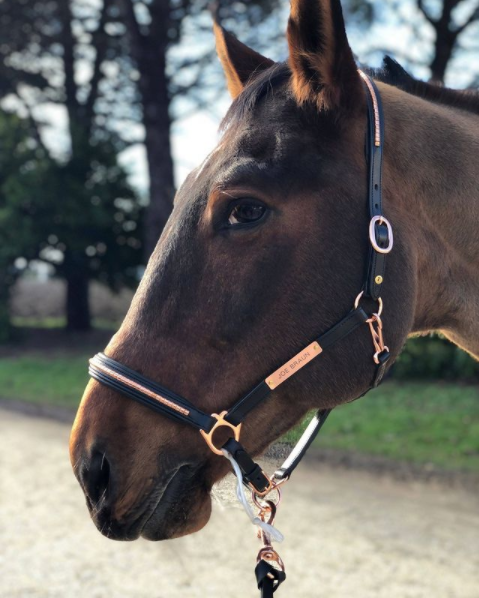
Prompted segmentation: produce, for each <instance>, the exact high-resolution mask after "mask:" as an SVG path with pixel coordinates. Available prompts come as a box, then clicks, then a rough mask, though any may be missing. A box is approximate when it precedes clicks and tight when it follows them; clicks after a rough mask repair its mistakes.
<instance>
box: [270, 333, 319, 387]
mask: <svg viewBox="0 0 479 598" xmlns="http://www.w3.org/2000/svg"><path fill="white" fill-rule="evenodd" d="M322 352H323V350H322V349H321V347H320V346H319V345H318V343H317V342H316V341H315V342H314V343H311V344H310V345H308V346H307V347H306V349H303V350H302V351H300V352H299V353H298V354H297V355H295V356H294V357H293V358H292V359H290V360H289V361H288V362H287V363H285V364H284V365H282V366H281V367H280V368H279V369H277V370H276V371H275V372H273V373H272V374H271V375H270V376H268V377H267V378H266V380H265V382H266V384H267V385H268V386H269V387H270V388H271V390H274V389H275V388H278V386H279V385H280V384H282V383H283V382H284V381H285V380H287V379H288V378H289V377H290V376H292V375H293V374H296V372H298V371H299V370H300V369H301V368H303V367H304V366H305V365H306V364H307V363H309V362H310V361H311V360H312V359H314V358H315V357H317V356H318V355H320V354H321V353H322Z"/></svg>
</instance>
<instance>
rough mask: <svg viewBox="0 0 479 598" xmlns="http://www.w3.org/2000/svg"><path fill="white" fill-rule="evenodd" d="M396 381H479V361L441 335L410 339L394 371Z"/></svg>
mask: <svg viewBox="0 0 479 598" xmlns="http://www.w3.org/2000/svg"><path fill="white" fill-rule="evenodd" d="M391 377H392V378H395V379H396V380H406V379H407V380H411V379H435V380H455V381H463V382H473V381H479V362H477V361H475V360H474V359H473V358H472V357H471V356H470V355H468V354H467V353H465V352H464V351H462V350H461V349H459V348H458V347H456V346H455V345H453V344H452V343H451V342H449V341H448V340H447V339H445V338H444V337H442V336H439V335H428V336H421V337H416V338H411V339H409V340H408V342H407V343H406V346H405V347H404V350H403V352H402V353H401V355H400V356H399V358H398V359H397V361H396V363H395V364H394V367H393V369H392V372H391Z"/></svg>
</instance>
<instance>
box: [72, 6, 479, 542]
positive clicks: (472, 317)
mask: <svg viewBox="0 0 479 598" xmlns="http://www.w3.org/2000/svg"><path fill="white" fill-rule="evenodd" d="M214 31H215V36H216V45H217V52H218V55H219V59H220V61H221V63H222V65H223V69H224V73H225V76H226V81H227V86H228V89H229V92H230V94H231V96H232V99H233V101H232V104H231V107H230V109H229V111H228V113H227V114H226V117H225V119H224V121H223V123H222V137H221V139H220V141H219V144H218V146H217V147H216V149H215V150H214V151H213V152H212V153H211V154H210V155H209V156H208V157H207V158H206V159H205V161H204V162H203V163H202V164H201V165H200V166H199V167H198V168H196V169H195V170H193V171H192V172H191V173H190V174H189V176H188V177H187V179H186V180H185V182H184V183H183V185H182V186H181V188H180V189H179V190H178V192H177V194H176V197H175V200H174V207H173V211H172V214H171V216H170V219H169V220H168V223H167V225H166V227H165V229H164V231H163V233H162V235H161V237H160V239H159V241H158V244H157V246H156V248H155V250H154V252H153V254H152V256H151V258H150V260H149V263H148V266H147V268H146V271H145V274H144V276H143V278H142V280H141V282H140V285H139V288H138V290H137V292H136V294H135V296H134V298H133V301H132V304H131V307H130V309H129V311H128V313H127V315H126V317H125V319H124V321H123V323H122V325H121V327H120V329H119V331H118V332H117V333H116V334H115V335H114V336H113V338H112V339H111V341H110V343H109V344H108V346H107V348H106V349H105V354H106V355H107V356H108V358H110V359H113V360H116V362H119V363H121V364H124V365H125V366H127V367H128V368H130V369H131V370H134V371H135V372H138V373H139V374H140V375H142V376H145V377H147V378H148V379H150V380H152V381H155V382H157V383H161V384H162V385H164V386H166V387H168V388H171V389H174V391H175V392H176V393H179V395H182V396H183V397H188V399H190V400H191V402H192V404H193V405H194V406H195V408H197V409H200V410H202V411H205V412H207V413H213V412H216V413H219V412H221V411H224V410H227V409H228V408H229V407H231V406H232V405H233V404H234V403H235V401H237V399H238V397H240V396H242V395H243V394H244V393H245V392H246V391H247V390H248V389H249V388H251V387H252V386H253V385H254V384H256V383H257V381H258V380H262V379H264V378H265V376H267V375H268V374H269V373H270V372H272V371H274V370H277V368H278V367H280V366H281V364H283V363H284V362H285V361H286V360H287V359H289V358H290V357H291V355H294V354H296V353H297V351H298V349H299V348H301V347H303V346H305V345H306V344H308V343H309V342H311V339H312V338H314V335H317V334H319V333H320V332H321V331H324V330H327V329H328V328H329V327H330V326H332V325H333V324H334V323H335V322H337V321H338V320H340V319H341V318H343V317H344V315H345V314H347V313H348V312H349V311H350V310H351V308H352V304H353V302H354V298H355V297H356V296H357V295H358V292H360V291H361V289H362V288H363V286H362V285H363V281H364V276H365V269H366V267H367V255H368V252H369V251H370V240H369V239H368V236H367V234H365V231H367V229H368V226H369V224H370V223H369V215H368V211H367V207H366V206H367V203H366V200H365V198H366V197H367V193H368V170H367V162H366V160H365V145H364V140H365V136H366V133H367V127H368V124H367V110H368V109H367V103H368V91H367V89H366V87H365V85H364V79H363V77H362V76H361V73H359V72H358V67H357V64H356V61H355V58H354V55H353V53H352V50H351V48H350V45H349V43H348V39H347V35H346V31H345V25H344V19H343V14H342V9H341V5H340V2H339V0H292V3H291V14H290V17H289V22H288V30H287V39H288V45H289V57H288V60H287V62H284V63H275V62H273V61H272V60H270V59H268V58H266V57H264V56H262V55H261V54H258V53H257V52H256V51H254V50H252V49H250V48H248V47H247V46H245V45H244V44H242V43H241V42H240V41H239V40H237V39H236V38H235V37H234V36H233V35H232V34H230V33H228V32H227V31H225V30H224V29H223V28H222V27H221V26H220V25H219V24H215V25H214ZM368 74H369V76H370V77H371V78H372V79H373V80H374V83H375V85H376V86H377V89H378V90H379V93H380V96H381V98H382V103H383V110H384V123H385V131H384V135H385V136H384V142H383V145H384V151H383V171H382V192H383V204H384V212H385V215H386V216H387V219H388V221H389V222H391V223H392V227H393V229H394V250H393V251H391V252H390V253H389V254H388V263H387V267H386V269H385V271H384V276H377V277H376V278H375V284H376V285H378V286H380V289H381V301H382V307H383V314H382V316H381V317H382V324H383V331H384V335H385V339H386V342H387V346H388V347H389V354H390V359H389V361H388V363H387V366H386V369H388V368H389V367H390V366H391V364H392V363H393V362H394V359H395V358H396V357H397V356H398V355H399V353H400V351H401V349H402V347H403V345H404V343H405V341H406V339H407V338H408V336H409V335H411V334H417V333H425V332H429V331H440V332H441V333H442V334H444V335H445V336H446V337H447V338H448V339H450V340H451V341H452V342H453V343H455V344H456V345H458V346H459V347H461V348H462V349H464V350H466V351H468V352H469V353H470V354H471V355H472V356H474V357H475V358H476V359H477V358H479V190H478V186H477V172H479V119H478V114H479V95H478V94H476V93H473V92H469V93H467V92H459V91H454V90H449V89H441V88H439V87H436V86H434V85H431V84H428V83H423V82H420V81H416V80H415V79H413V78H412V77H411V76H410V75H408V74H407V73H406V71H404V70H403V69H402V67H400V66H399V65H398V64H397V63H396V62H394V61H393V60H392V59H390V58H386V59H385V63H384V66H383V68H382V69H379V70H376V71H372V70H370V71H368ZM391 240H392V239H391ZM358 301H360V302H361V305H363V306H364V310H365V311H367V312H368V313H376V312H377V311H378V306H377V302H376V301H375V300H374V299H373V298H371V296H369V297H367V296H364V297H362V298H361V297H359V299H358ZM375 367H376V366H375V364H374V362H373V359H372V346H371V334H370V331H369V330H368V326H364V327H361V328H359V329H358V330H357V331H356V332H355V333H354V334H351V335H350V336H348V337H347V338H346V339H343V340H341V341H339V342H338V343H336V344H335V345H334V346H333V347H332V348H331V350H330V351H327V352H324V355H322V356H321V358H320V359H315V360H313V361H311V362H310V363H308V365H307V367H304V368H301V369H300V370H299V371H297V373H296V374H295V375H294V376H292V377H291V378H290V379H288V380H287V381H285V382H284V384H281V385H280V386H279V387H278V388H277V390H276V391H275V393H274V396H270V397H269V398H268V399H267V400H264V401H262V402H261V404H258V405H257V407H256V408H255V410H254V411H253V412H252V413H250V414H249V415H248V417H246V419H245V421H244V422H243V425H242V430H241V441H242V444H243V445H244V446H245V447H246V448H247V451H248V452H249V453H250V454H251V455H258V454H260V453H262V452H263V451H264V450H265V449H266V448H267V447H268V446H269V445H270V444H271V443H273V442H274V441H275V440H277V439H278V438H279V437H281V435H283V434H284V433H285V432H286V431H287V430H289V429H290V428H292V427H293V426H295V425H296V424H297V423H298V422H299V421H300V420H302V419H303V418H304V417H305V415H306V414H307V413H308V412H309V411H310V410H311V409H323V410H330V409H333V408H334V407H336V406H337V405H340V404H342V403H346V402H348V401H351V400H353V399H355V398H357V397H358V396H359V395H361V394H363V393H364V391H365V390H366V389H368V388H369V386H370V384H371V376H372V375H373V372H374V368H375ZM218 433H219V434H224V435H225V436H226V437H228V436H229V435H230V433H231V431H228V430H225V429H222V430H219V431H218ZM70 454H71V462H72V465H73V467H74V472H75V475H76V477H77V478H78V481H79V483H80V485H81V487H82V489H83V491H84V493H85V496H86V501H87V506H88V508H89V511H90V513H91V517H92V519H93V521H94V523H95V524H96V526H97V527H98V529H99V530H100V531H101V532H102V533H103V534H104V535H106V536H107V537H109V538H112V539H116V540H134V539H136V538H138V537H140V536H142V537H143V538H146V539H149V540H164V539H169V538H175V537H179V536H182V535H185V534H191V533H193V532H196V531H198V530H200V529H201V528H202V527H203V526H204V525H205V524H206V523H207V522H208V519H209V517H210V512H211V498H210V491H211V489H212V486H213V485H214V484H215V483H216V482H218V481H219V480H220V479H221V478H223V477H224V476H225V475H226V474H227V473H228V472H229V471H230V464H229V462H228V461H227V460H226V459H224V458H222V457H219V456H218V455H216V454H214V453H213V452H212V451H211V450H210V448H209V447H208V445H207V444H206V443H205V442H204V440H203V438H202V437H201V435H200V434H198V433H197V431H195V430H193V429H191V428H189V427H187V426H185V425H183V424H182V423H181V422H179V421H175V420H172V419H169V418H165V417H162V416H161V415H157V414H153V413H151V411H150V410H149V409H147V408H145V407H144V406H142V405H140V404H138V403H136V402H134V401H131V400H129V399H128V398H126V397H125V396H123V394H122V393H120V392H118V391H116V390H114V389H112V388H110V387H108V386H106V385H104V384H101V383H99V382H98V381H97V380H94V379H93V380H90V382H89V384H88V386H87V388H86V390H85V393H84V396H83V398H82V401H81V404H80V407H79V410H78V414H77V416H76V420H75V423H74V426H73V429H72V434H71V441H70Z"/></svg>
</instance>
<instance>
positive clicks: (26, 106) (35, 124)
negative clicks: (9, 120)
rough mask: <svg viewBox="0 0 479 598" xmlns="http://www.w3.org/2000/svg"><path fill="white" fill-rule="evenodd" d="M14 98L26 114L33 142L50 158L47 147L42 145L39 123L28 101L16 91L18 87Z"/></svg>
mask: <svg viewBox="0 0 479 598" xmlns="http://www.w3.org/2000/svg"><path fill="white" fill-rule="evenodd" d="M16 96H17V99H18V101H19V102H20V104H21V106H22V108H23V109H24V110H25V112H26V113H27V120H28V124H29V125H30V128H31V130H32V134H33V137H34V139H35V141H36V142H37V143H38V146H39V147H40V148H41V149H42V150H43V151H44V152H45V155H46V156H50V152H49V151H48V148H47V146H46V145H45V144H44V143H43V139H42V135H41V132H40V126H39V123H38V122H37V120H36V119H35V117H34V116H33V109H32V106H31V105H30V103H29V101H28V100H27V99H26V98H25V97H23V96H22V94H21V92H20V91H19V90H18V87H17V92H16Z"/></svg>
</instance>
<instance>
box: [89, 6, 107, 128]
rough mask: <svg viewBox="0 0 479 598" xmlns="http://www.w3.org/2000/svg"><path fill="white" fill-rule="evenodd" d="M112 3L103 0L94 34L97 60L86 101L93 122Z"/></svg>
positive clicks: (93, 40) (93, 43)
mask: <svg viewBox="0 0 479 598" xmlns="http://www.w3.org/2000/svg"><path fill="white" fill-rule="evenodd" d="M110 5H111V0H103V8H102V10H101V13H100V19H99V21H98V27H97V29H96V31H95V33H94V34H93V36H92V45H93V47H94V48H95V50H96V56H95V62H94V64H93V74H92V77H91V80H90V91H89V93H88V98H87V100H86V102H85V112H86V118H87V121H88V122H91V120H92V117H93V109H94V106H95V102H96V100H97V97H98V86H99V84H100V81H101V77H102V74H101V66H102V64H103V61H104V60H105V55H106V52H107V43H106V39H105V36H106V33H105V25H106V21H107V18H108V9H109V7H110Z"/></svg>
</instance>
